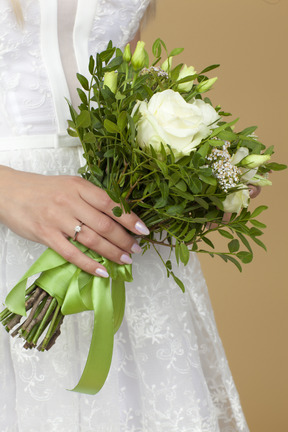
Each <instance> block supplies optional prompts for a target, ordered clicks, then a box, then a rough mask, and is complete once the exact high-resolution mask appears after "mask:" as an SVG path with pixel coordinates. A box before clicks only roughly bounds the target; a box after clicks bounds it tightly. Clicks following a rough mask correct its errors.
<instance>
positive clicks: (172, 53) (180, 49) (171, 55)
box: [168, 48, 184, 57]
mask: <svg viewBox="0 0 288 432" xmlns="http://www.w3.org/2000/svg"><path fill="white" fill-rule="evenodd" d="M183 51H184V48H174V49H173V50H172V51H171V52H170V54H169V55H168V57H174V56H176V55H179V54H181V53H182V52H183Z"/></svg>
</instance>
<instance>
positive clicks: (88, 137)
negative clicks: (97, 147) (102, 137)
mask: <svg viewBox="0 0 288 432" xmlns="http://www.w3.org/2000/svg"><path fill="white" fill-rule="evenodd" d="M83 141H84V142H85V143H88V144H95V142H96V137H95V135H94V134H93V132H87V133H84V136H83Z"/></svg>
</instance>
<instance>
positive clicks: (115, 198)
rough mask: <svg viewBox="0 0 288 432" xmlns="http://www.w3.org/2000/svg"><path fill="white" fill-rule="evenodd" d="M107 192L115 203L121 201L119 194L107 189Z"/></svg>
mask: <svg viewBox="0 0 288 432" xmlns="http://www.w3.org/2000/svg"><path fill="white" fill-rule="evenodd" d="M106 192H107V194H108V195H109V197H110V198H111V199H112V200H113V201H114V202H115V203H120V198H119V197H118V195H117V194H116V193H115V192H114V191H111V190H108V189H107V190H106Z"/></svg>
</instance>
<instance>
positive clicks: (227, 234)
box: [218, 229, 234, 239]
mask: <svg viewBox="0 0 288 432" xmlns="http://www.w3.org/2000/svg"><path fill="white" fill-rule="evenodd" d="M218 232H219V234H221V236H222V237H226V238H228V239H234V237H233V235H232V234H231V233H229V232H228V231H225V230H223V229H218Z"/></svg>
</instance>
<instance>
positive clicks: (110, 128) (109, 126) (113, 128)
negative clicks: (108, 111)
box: [104, 119, 120, 133]
mask: <svg viewBox="0 0 288 432" xmlns="http://www.w3.org/2000/svg"><path fill="white" fill-rule="evenodd" d="M104 127H105V129H106V130H107V132H110V133H119V132H120V129H119V127H118V126H117V125H116V124H115V123H113V122H112V121H111V120H108V119H105V120H104Z"/></svg>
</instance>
